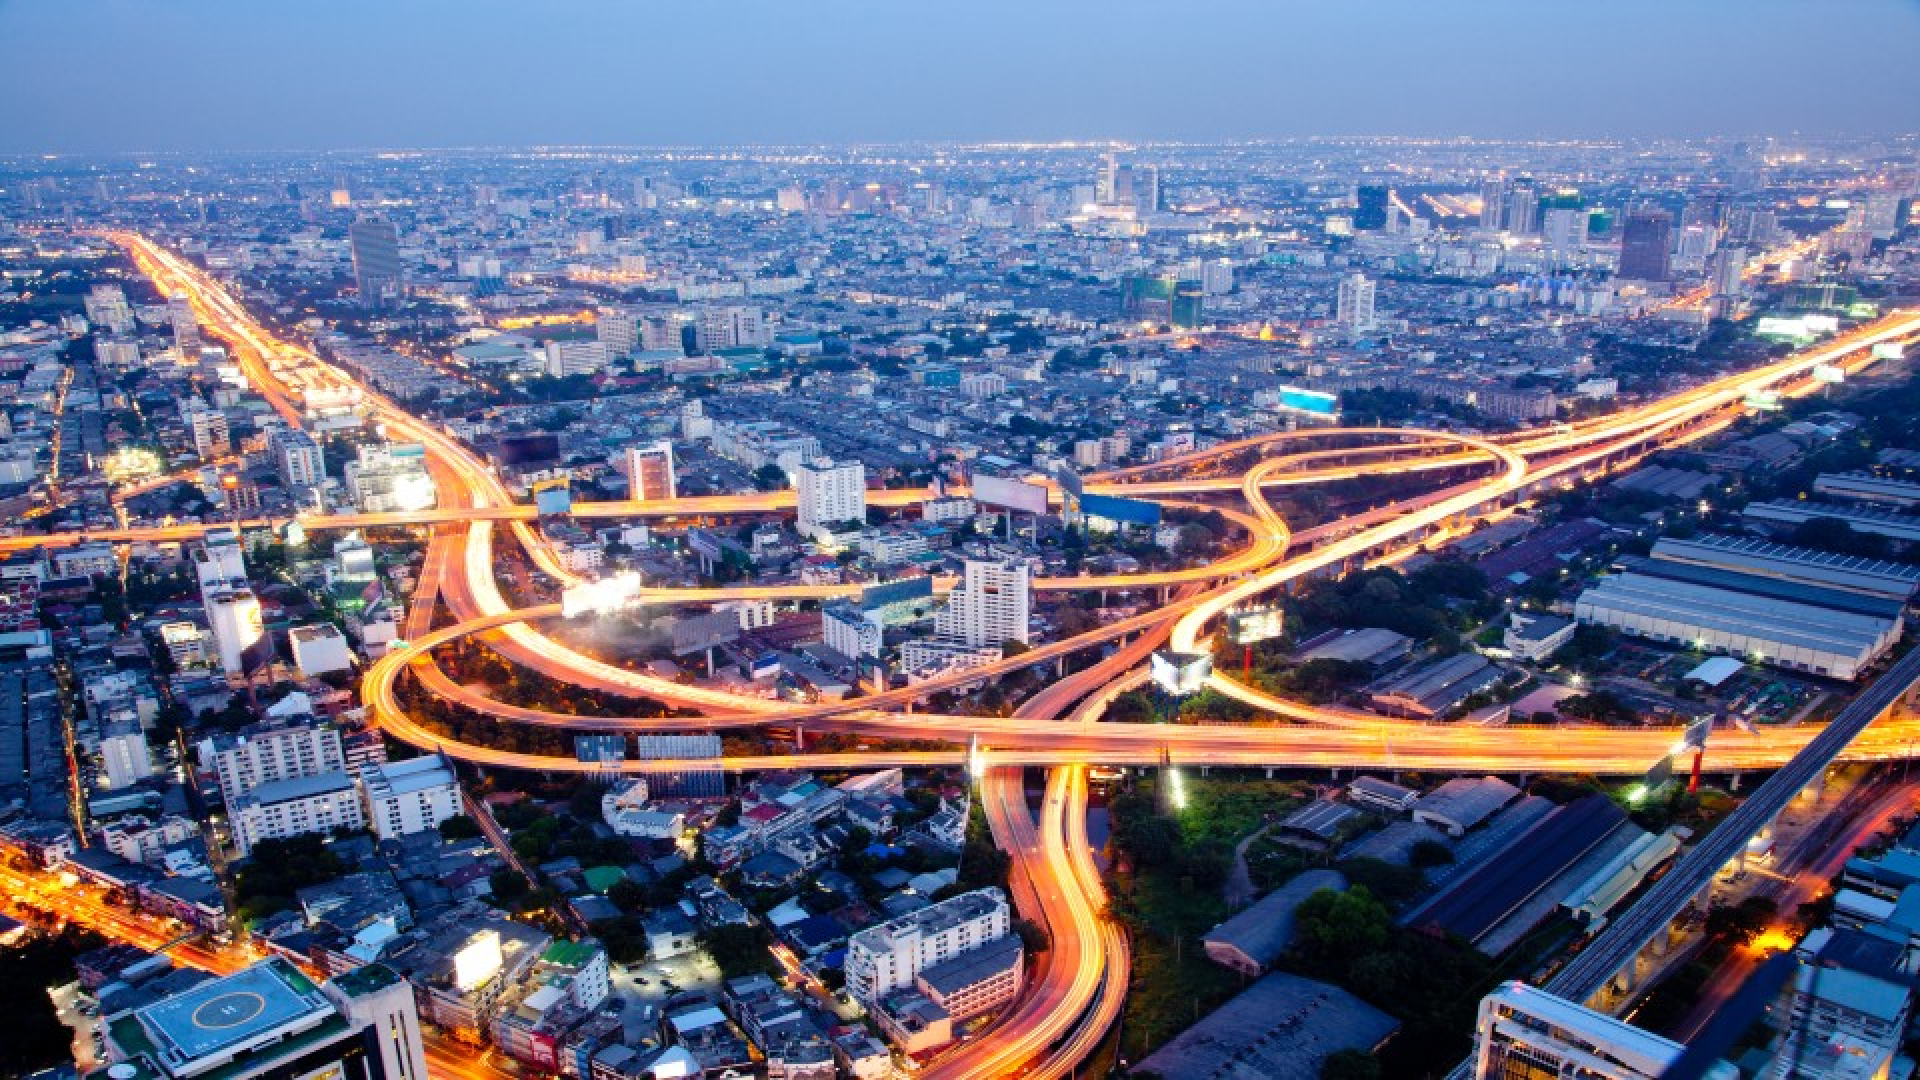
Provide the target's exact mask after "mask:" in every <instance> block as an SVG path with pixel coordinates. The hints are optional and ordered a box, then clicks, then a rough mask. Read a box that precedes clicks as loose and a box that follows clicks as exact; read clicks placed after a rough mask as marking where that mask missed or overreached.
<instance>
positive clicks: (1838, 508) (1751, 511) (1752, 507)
mask: <svg viewBox="0 0 1920 1080" xmlns="http://www.w3.org/2000/svg"><path fill="white" fill-rule="evenodd" d="M1740 514H1741V516H1742V517H1744V518H1746V519H1747V520H1748V521H1749V522H1752V523H1753V524H1755V525H1765V526H1769V527H1772V528H1784V529H1791V528H1793V527H1794V526H1796V525H1799V524H1802V523H1803V522H1808V521H1812V520H1813V519H1814V518H1837V519H1838V520H1840V521H1844V522H1846V523H1847V527H1848V528H1850V529H1852V530H1853V531H1854V532H1862V533H1871V534H1872V535H1875V536H1884V537H1887V538H1888V539H1890V540H1898V541H1899V542H1901V543H1903V544H1911V543H1913V542H1915V541H1920V516H1915V515H1912V514H1898V513H1894V512H1892V511H1889V510H1875V509H1871V508H1869V507H1864V506H1849V505H1846V504H1844V503H1831V502H1812V501H1806V502H1802V501H1800V500H1798V499H1774V500H1772V501H1770V502H1754V503H1748V504H1747V508H1746V509H1745V510H1742V511H1741V512H1740Z"/></svg>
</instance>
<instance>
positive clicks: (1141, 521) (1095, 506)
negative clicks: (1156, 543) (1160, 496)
mask: <svg viewBox="0 0 1920 1080" xmlns="http://www.w3.org/2000/svg"><path fill="white" fill-rule="evenodd" d="M1080 512H1081V513H1083V514H1086V515H1088V516H1089V517H1102V518H1106V519H1107V520H1108V521H1118V522H1122V523H1124V524H1127V525H1158V524H1160V504H1159V503H1151V502H1147V501H1146V500H1144V499H1122V498H1120V497H1119V496H1117V495H1082V496H1080Z"/></svg>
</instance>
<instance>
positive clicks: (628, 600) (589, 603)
mask: <svg viewBox="0 0 1920 1080" xmlns="http://www.w3.org/2000/svg"><path fill="white" fill-rule="evenodd" d="M639 602H640V575H639V574H636V573H634V572H633V571H631V570H629V571H627V572H626V573H624V574H615V575H613V576H612V577H605V578H601V579H600V580H599V581H589V582H586V583H584V584H581V585H575V586H573V587H572V588H569V589H567V590H565V591H564V592H562V593H561V594H560V614H561V615H563V616H565V617H566V618H569V619H571V618H573V617H574V616H576V615H611V614H613V613H614V612H616V611H621V610H623V609H625V608H630V607H632V606H633V605H635V604H637V603H639Z"/></svg>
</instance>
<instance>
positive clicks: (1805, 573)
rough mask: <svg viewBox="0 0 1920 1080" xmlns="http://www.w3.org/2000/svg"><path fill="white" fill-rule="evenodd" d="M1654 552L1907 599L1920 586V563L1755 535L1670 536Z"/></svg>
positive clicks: (1683, 560)
mask: <svg viewBox="0 0 1920 1080" xmlns="http://www.w3.org/2000/svg"><path fill="white" fill-rule="evenodd" d="M1653 557H1654V559H1656V560H1658V561H1660V562H1678V563H1690V564H1693V565H1698V566H1711V567H1714V568H1716V569H1720V570H1732V571H1735V572H1737V573H1743V574H1756V575H1759V576H1761V577H1770V578H1779V579H1780V580H1782V581H1791V582H1793V583H1795V584H1798V585H1817V586H1820V587H1822V588H1828V589H1841V590H1844V591H1846V592H1855V593H1865V594H1867V595H1869V596H1884V597H1889V598H1891V599H1895V600H1901V601H1906V600H1909V599H1911V598H1912V597H1913V594H1914V590H1915V589H1920V566H1914V565H1912V564H1909V563H1897V562H1889V561H1887V560H1885V559H1867V558H1862V557H1861V556H1858V555H1836V554H1834V553H1833V552H1831V551H1818V550H1816V549H1814V548H1803V547H1791V546H1789V545H1786V544H1776V543H1773V542H1772V541H1769V540H1762V539H1760V538H1758V537H1753V536H1719V535H1713V534H1707V535H1702V536H1696V537H1694V538H1692V539H1690V540H1675V539H1672V538H1668V539H1664V540H1661V541H1660V542H1659V543H1656V544H1654V545H1653Z"/></svg>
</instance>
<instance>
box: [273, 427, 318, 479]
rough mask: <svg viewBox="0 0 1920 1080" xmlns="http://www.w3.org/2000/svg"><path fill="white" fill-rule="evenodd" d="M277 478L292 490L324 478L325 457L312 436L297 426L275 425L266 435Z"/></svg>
mask: <svg viewBox="0 0 1920 1080" xmlns="http://www.w3.org/2000/svg"><path fill="white" fill-rule="evenodd" d="M267 448H268V449H269V450H271V451H273V457H274V466H275V467H276V468H277V469H278V470H279V473H280V482H281V483H282V484H285V485H286V486H287V487H289V488H292V489H294V490H295V491H300V492H304V491H306V490H307V489H310V488H316V487H319V486H320V484H321V483H322V482H323V481H325V480H326V478H327V462H326V457H325V456H324V455H323V454H322V452H321V450H320V444H319V443H317V442H315V441H314V438H313V436H311V435H309V434H307V433H306V432H304V431H301V430H300V429H299V428H289V427H278V428H274V429H273V430H272V432H270V433H269V434H268V435H267Z"/></svg>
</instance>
